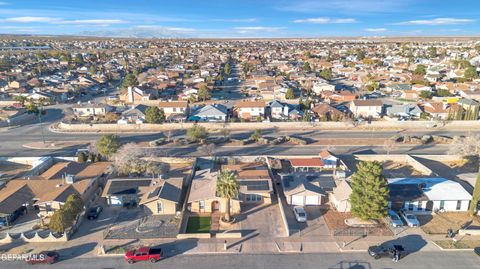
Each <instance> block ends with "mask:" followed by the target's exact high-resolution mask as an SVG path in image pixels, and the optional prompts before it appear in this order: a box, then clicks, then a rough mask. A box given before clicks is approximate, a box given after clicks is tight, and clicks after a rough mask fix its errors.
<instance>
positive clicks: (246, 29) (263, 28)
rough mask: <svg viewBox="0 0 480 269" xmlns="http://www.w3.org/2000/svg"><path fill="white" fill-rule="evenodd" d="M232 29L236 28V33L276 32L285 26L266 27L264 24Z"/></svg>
mask: <svg viewBox="0 0 480 269" xmlns="http://www.w3.org/2000/svg"><path fill="white" fill-rule="evenodd" d="M233 29H235V30H238V33H240V32H241V33H247V32H278V31H280V30H282V29H285V27H266V26H249V27H234V28H233Z"/></svg>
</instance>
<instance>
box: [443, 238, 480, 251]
mask: <svg viewBox="0 0 480 269" xmlns="http://www.w3.org/2000/svg"><path fill="white" fill-rule="evenodd" d="M434 242H435V244H437V245H439V246H440V247H441V248H443V249H473V248H475V247H478V246H480V240H460V241H456V242H455V241H453V240H439V241H434Z"/></svg>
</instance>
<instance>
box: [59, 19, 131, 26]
mask: <svg viewBox="0 0 480 269" xmlns="http://www.w3.org/2000/svg"><path fill="white" fill-rule="evenodd" d="M53 23H56V24H92V25H111V24H122V23H127V21H124V20H102V19H95V20H61V21H59V22H55V21H54V22H53Z"/></svg>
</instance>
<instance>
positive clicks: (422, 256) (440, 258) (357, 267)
mask: <svg viewBox="0 0 480 269" xmlns="http://www.w3.org/2000/svg"><path fill="white" fill-rule="evenodd" d="M479 261H480V257H478V256H476V255H475V254H473V252H419V253H413V254H410V255H408V256H407V257H405V258H404V259H402V260H400V262H398V263H395V262H392V261H391V260H390V259H387V258H385V259H380V260H374V259H372V258H371V257H369V256H368V255H367V254H365V253H340V254H338V253H331V254H327V253H324V254H284V255H279V254H277V255H274V254H267V255H260V254H259V255H181V256H176V257H172V258H167V259H165V260H163V261H160V262H158V263H155V264H150V263H138V264H134V265H129V264H126V263H125V262H123V260H122V259H121V258H120V257H116V258H77V259H70V260H66V261H61V262H59V263H57V264H55V265H54V266H46V265H45V266H44V265H38V266H36V267H37V268H56V269H62V268H66V269H73V268H74V269H86V268H88V269H90V268H92V269H93V268H95V269H107V268H109V269H110V268H115V269H121V268H165V269H168V268H174V269H181V268H202V269H208V268H215V269H218V268H232V269H234V268H248V269H253V268H263V269H269V268H272V269H282V268H302V269H304V268H305V269H307V268H315V269H321V268H328V269H376V268H408V269H411V268H435V269H444V268H445V269H447V268H448V269H451V268H456V269H464V268H465V269H470V268H478V264H479ZM7 268H8V269H16V268H26V266H25V264H24V263H21V262H8V263H7V262H3V263H0V269H7Z"/></svg>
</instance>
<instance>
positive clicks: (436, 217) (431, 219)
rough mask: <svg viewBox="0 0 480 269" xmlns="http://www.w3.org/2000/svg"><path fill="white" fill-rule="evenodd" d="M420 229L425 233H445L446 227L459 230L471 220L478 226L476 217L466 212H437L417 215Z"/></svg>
mask: <svg viewBox="0 0 480 269" xmlns="http://www.w3.org/2000/svg"><path fill="white" fill-rule="evenodd" d="M417 218H418V220H419V221H420V224H421V228H422V230H423V231H424V232H425V233H427V234H446V233H447V230H448V229H452V230H454V231H456V230H459V229H461V228H462V226H464V225H466V224H468V223H470V222H471V225H475V226H480V219H479V218H478V217H473V218H472V217H470V216H468V214H467V213H453V212H447V213H438V214H432V215H418V216H417Z"/></svg>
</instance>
